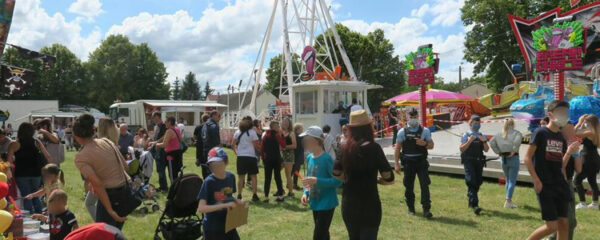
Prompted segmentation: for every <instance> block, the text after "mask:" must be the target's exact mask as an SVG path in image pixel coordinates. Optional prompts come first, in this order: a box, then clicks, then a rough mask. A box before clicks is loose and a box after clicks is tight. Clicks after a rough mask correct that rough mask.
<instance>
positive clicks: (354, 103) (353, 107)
mask: <svg viewBox="0 0 600 240" xmlns="http://www.w3.org/2000/svg"><path fill="white" fill-rule="evenodd" d="M349 109H350V113H352V112H354V111H358V110H362V109H363V107H362V106H361V105H360V104H358V100H356V98H352V105H350V107H349Z"/></svg>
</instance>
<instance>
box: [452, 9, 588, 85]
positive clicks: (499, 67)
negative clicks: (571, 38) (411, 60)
mask: <svg viewBox="0 0 600 240" xmlns="http://www.w3.org/2000/svg"><path fill="white" fill-rule="evenodd" d="M589 2H593V1H592V0H583V1H582V3H580V5H582V4H585V3H589ZM568 5H569V3H568V1H563V0H518V1H500V0H466V1H465V4H464V6H463V7H462V9H461V11H462V16H461V17H462V20H463V24H464V25H465V26H470V27H472V28H471V30H470V31H469V32H467V34H466V36H465V52H464V54H465V56H464V58H465V59H466V60H467V61H468V62H471V63H474V64H475V69H474V70H475V71H474V74H479V73H483V72H485V76H484V77H485V81H486V83H487V85H488V88H490V89H491V90H493V91H499V90H500V89H502V88H503V87H504V86H505V85H508V84H510V83H512V77H511V76H510V73H509V72H508V70H507V69H506V67H505V66H504V63H503V62H502V61H503V60H504V61H506V62H507V63H508V64H512V63H518V62H521V63H523V62H524V59H523V57H522V55H521V51H520V50H519V45H518V43H517V41H516V38H515V37H514V35H513V32H512V30H511V28H510V24H509V22H508V18H507V14H513V15H516V16H523V17H533V16H538V15H539V14H541V13H543V12H546V11H549V10H551V9H554V8H556V7H558V6H561V7H562V9H564V11H566V10H568V9H569V8H570V6H568Z"/></svg>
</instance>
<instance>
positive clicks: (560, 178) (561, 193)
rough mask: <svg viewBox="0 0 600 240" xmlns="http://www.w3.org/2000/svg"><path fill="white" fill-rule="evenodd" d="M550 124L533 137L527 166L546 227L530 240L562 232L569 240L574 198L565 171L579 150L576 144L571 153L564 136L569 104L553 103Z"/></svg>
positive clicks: (549, 106)
mask: <svg viewBox="0 0 600 240" xmlns="http://www.w3.org/2000/svg"><path fill="white" fill-rule="evenodd" d="M547 112H548V117H549V119H550V121H549V122H548V124H547V125H546V126H541V127H539V128H538V129H537V130H535V132H534V133H533V134H532V137H531V142H530V145H529V148H528V149H527V154H526V155H525V165H527V169H528V170H529V174H530V175H531V178H532V180H533V184H534V188H535V192H536V194H537V197H538V201H539V203H540V208H541V212H542V219H543V220H544V221H546V224H545V225H543V226H541V227H539V228H538V229H536V230H535V231H534V232H533V233H531V235H530V236H529V238H527V239H530V240H532V239H542V238H544V237H546V236H548V235H550V234H552V233H553V232H558V235H557V236H558V238H557V239H560V240H566V239H568V235H569V232H568V231H569V222H568V219H567V212H568V210H567V209H568V203H569V201H571V200H572V198H573V195H572V194H571V192H570V191H569V185H568V184H567V181H566V180H565V179H566V176H565V174H564V171H563V170H562V169H563V158H564V157H565V155H567V157H570V155H572V154H573V153H575V152H576V151H577V149H578V148H579V142H577V141H575V142H573V143H572V144H571V145H569V147H568V149H567V141H566V140H565V138H564V137H563V135H562V133H561V132H560V128H562V127H564V126H565V125H566V124H567V122H568V121H569V104H568V103H567V102H565V101H557V100H555V101H552V102H551V103H550V105H548V110H547Z"/></svg>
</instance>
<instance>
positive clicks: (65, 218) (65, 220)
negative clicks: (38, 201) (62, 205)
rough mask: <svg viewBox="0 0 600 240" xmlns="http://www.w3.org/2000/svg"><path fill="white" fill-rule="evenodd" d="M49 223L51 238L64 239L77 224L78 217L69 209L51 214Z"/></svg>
mask: <svg viewBox="0 0 600 240" xmlns="http://www.w3.org/2000/svg"><path fill="white" fill-rule="evenodd" d="M48 224H49V225H50V240H62V239H64V238H65V237H66V236H67V235H69V233H71V230H73V227H74V226H75V225H77V218H75V214H73V213H72V212H71V211H69V210H67V211H65V212H63V213H61V214H58V215H53V214H50V216H49V217H48Z"/></svg>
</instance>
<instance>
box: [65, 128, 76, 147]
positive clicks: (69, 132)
mask: <svg viewBox="0 0 600 240" xmlns="http://www.w3.org/2000/svg"><path fill="white" fill-rule="evenodd" d="M65 145H66V148H67V151H71V150H72V149H73V148H74V147H73V129H72V126H71V124H68V125H67V128H65Z"/></svg>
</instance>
